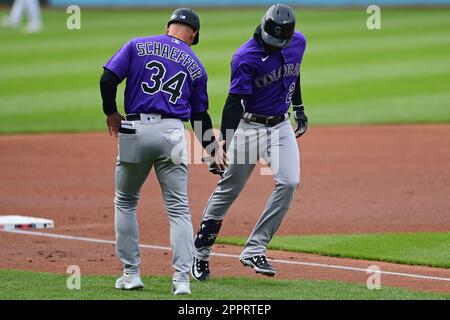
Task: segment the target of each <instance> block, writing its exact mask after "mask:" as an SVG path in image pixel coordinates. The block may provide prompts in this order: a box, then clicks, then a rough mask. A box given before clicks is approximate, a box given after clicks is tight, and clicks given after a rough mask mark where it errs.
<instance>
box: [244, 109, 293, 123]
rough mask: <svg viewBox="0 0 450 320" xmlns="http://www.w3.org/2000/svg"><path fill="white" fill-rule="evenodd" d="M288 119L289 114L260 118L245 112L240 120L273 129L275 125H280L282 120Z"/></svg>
mask: <svg viewBox="0 0 450 320" xmlns="http://www.w3.org/2000/svg"><path fill="white" fill-rule="evenodd" d="M289 117H290V113H289V112H287V113H285V114H282V115H279V116H260V115H258V114H253V113H248V112H245V113H244V114H243V116H242V119H243V120H244V121H247V122H256V123H261V124H265V125H267V126H269V127H274V126H276V125H277V124H280V123H282V122H283V121H284V120H286V119H288V118H289Z"/></svg>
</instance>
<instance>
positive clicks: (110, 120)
mask: <svg viewBox="0 0 450 320" xmlns="http://www.w3.org/2000/svg"><path fill="white" fill-rule="evenodd" d="M122 120H125V117H124V116H123V115H121V114H120V113H119V112H114V113H111V114H110V115H108V116H106V125H107V126H108V131H109V135H111V136H112V135H114V137H116V138H117V135H118V134H119V129H120V126H121V124H122Z"/></svg>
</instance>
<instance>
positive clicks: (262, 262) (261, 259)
mask: <svg viewBox="0 0 450 320" xmlns="http://www.w3.org/2000/svg"><path fill="white" fill-rule="evenodd" d="M241 263H242V264H243V265H244V266H246V267H252V268H253V269H254V270H255V271H256V273H261V274H263V275H265V276H268V277H273V276H274V275H275V274H276V273H277V270H275V268H274V267H272V266H271V265H270V264H269V262H267V258H266V256H265V255H259V256H253V257H250V258H247V259H242V260H241Z"/></svg>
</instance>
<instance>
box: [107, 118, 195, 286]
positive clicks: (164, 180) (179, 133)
mask: <svg viewBox="0 0 450 320" xmlns="http://www.w3.org/2000/svg"><path fill="white" fill-rule="evenodd" d="M122 126H123V127H125V123H124V124H123V125H122ZM126 127H128V128H134V129H136V131H137V132H136V134H122V133H120V134H119V155H118V159H117V164H116V193H115V199H114V203H115V228H116V241H117V246H116V251H117V256H118V258H119V259H120V260H121V261H122V263H123V264H124V272H125V273H130V274H135V273H139V271H140V265H141V259H140V254H139V237H138V225H137V220H136V206H137V203H138V200H139V197H140V190H141V187H142V185H143V184H144V182H145V180H146V178H147V176H148V174H149V173H150V170H151V169H152V167H154V168H155V172H156V176H157V178H158V181H159V184H160V187H161V191H162V194H163V199H164V205H165V208H166V211H167V215H168V217H169V222H170V245H171V247H172V266H173V268H174V269H175V272H174V275H173V280H175V281H189V271H190V268H191V265H192V260H193V258H192V253H193V248H194V246H193V227H192V221H191V215H190V212H189V204H188V196H187V187H188V170H187V143H186V139H185V133H184V124H183V123H182V122H181V121H180V120H177V119H160V118H158V116H155V117H153V118H148V119H146V122H145V123H144V122H143V120H141V121H133V122H126ZM149 219H151V217H149Z"/></svg>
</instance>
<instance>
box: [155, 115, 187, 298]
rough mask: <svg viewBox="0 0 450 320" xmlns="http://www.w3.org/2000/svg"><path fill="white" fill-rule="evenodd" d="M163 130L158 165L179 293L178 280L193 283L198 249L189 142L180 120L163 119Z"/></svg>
mask: <svg viewBox="0 0 450 320" xmlns="http://www.w3.org/2000/svg"><path fill="white" fill-rule="evenodd" d="M160 132H161V135H159V138H160V139H161V141H160V143H159V145H160V148H161V150H160V153H159V155H158V158H157V159H156V160H155V163H154V166H155V172H156V175H157V177H158V181H159V184H160V186H161V191H162V194H163V200H164V205H165V208H166V211H167V215H168V217H169V222H170V244H171V247H172V266H173V268H174V269H175V272H174V274H173V278H172V279H173V282H174V289H175V292H174V293H175V294H177V292H176V289H177V286H178V283H183V282H184V283H186V282H187V283H189V272H190V268H191V265H192V259H193V257H192V253H193V250H194V244H193V238H194V234H193V227H192V220H191V214H190V211H189V199H188V193H187V191H188V166H187V143H186V138H185V135H184V134H185V133H184V125H183V123H182V122H181V121H179V120H175V119H165V120H163V122H162V123H161V130H160ZM183 285H187V290H189V285H188V284H183ZM183 293H190V292H183Z"/></svg>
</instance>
